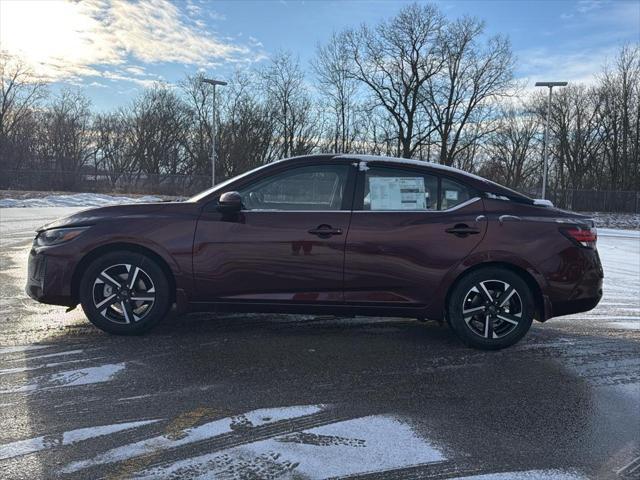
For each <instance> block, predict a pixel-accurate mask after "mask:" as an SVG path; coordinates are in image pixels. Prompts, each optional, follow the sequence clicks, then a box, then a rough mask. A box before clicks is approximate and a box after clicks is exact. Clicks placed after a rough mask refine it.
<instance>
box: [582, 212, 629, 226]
mask: <svg viewBox="0 0 640 480" xmlns="http://www.w3.org/2000/svg"><path fill="white" fill-rule="evenodd" d="M581 213H583V214H584V215H588V216H590V217H592V218H593V219H594V220H595V222H596V226H597V227H598V228H625V229H632V230H639V229H640V213H609V212H581Z"/></svg>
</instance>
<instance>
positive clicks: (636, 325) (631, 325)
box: [607, 317, 640, 330]
mask: <svg viewBox="0 0 640 480" xmlns="http://www.w3.org/2000/svg"><path fill="white" fill-rule="evenodd" d="M634 320H638V321H637V322H610V323H608V324H607V325H608V326H611V327H613V328H620V329H622V330H640V317H635V318H634Z"/></svg>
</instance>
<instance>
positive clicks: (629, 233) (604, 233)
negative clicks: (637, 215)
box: [598, 228, 640, 238]
mask: <svg viewBox="0 0 640 480" xmlns="http://www.w3.org/2000/svg"><path fill="white" fill-rule="evenodd" d="M598 236H599V237H624V238H640V230H622V229H620V228H598Z"/></svg>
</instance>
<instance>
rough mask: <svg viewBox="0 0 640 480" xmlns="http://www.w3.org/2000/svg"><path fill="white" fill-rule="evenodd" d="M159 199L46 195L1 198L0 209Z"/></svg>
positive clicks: (95, 205) (100, 195)
mask: <svg viewBox="0 0 640 480" xmlns="http://www.w3.org/2000/svg"><path fill="white" fill-rule="evenodd" d="M161 200H162V199H161V198H160V197H156V196H152V195H145V196H144V197H135V198H134V197H124V196H115V195H105V194H100V193H72V194H69V195H47V196H46V197H42V198H20V199H15V198H3V199H0V207H1V208H16V207H19V208H30V207H104V206H106V205H118V204H122V203H149V202H160V201H161Z"/></svg>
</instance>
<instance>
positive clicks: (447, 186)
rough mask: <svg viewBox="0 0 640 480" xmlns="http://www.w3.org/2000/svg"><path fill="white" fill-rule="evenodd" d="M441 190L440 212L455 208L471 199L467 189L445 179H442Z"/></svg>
mask: <svg viewBox="0 0 640 480" xmlns="http://www.w3.org/2000/svg"><path fill="white" fill-rule="evenodd" d="M441 189H442V193H441V194H440V210H448V209H450V208H453V207H456V206H458V205H460V204H461V203H463V202H466V201H467V200H469V199H470V198H471V192H469V189H468V188H467V187H465V186H464V185H462V184H460V183H458V182H454V181H453V180H449V179H447V178H443V179H442V185H441Z"/></svg>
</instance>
